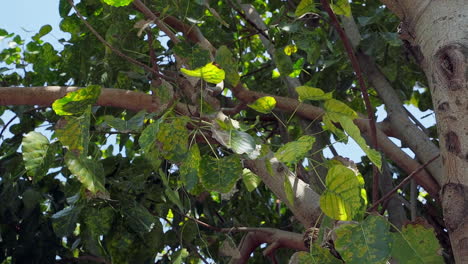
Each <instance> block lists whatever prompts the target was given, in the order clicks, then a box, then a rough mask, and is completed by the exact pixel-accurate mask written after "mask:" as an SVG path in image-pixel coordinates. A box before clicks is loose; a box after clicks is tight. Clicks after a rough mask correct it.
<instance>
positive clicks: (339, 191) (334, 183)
mask: <svg viewBox="0 0 468 264" xmlns="http://www.w3.org/2000/svg"><path fill="white" fill-rule="evenodd" d="M325 185H326V189H325V191H324V192H323V193H322V195H321V196H320V208H321V209H322V211H323V212H324V213H325V214H326V215H327V216H329V217H331V218H333V219H336V220H343V221H350V220H352V219H353V216H354V215H356V214H357V213H359V210H360V209H361V204H362V200H361V184H360V182H359V179H358V177H356V173H355V172H354V171H353V170H351V169H349V168H347V167H345V166H343V165H334V166H333V167H331V168H330V169H329V170H328V173H327V177H326V181H325Z"/></svg>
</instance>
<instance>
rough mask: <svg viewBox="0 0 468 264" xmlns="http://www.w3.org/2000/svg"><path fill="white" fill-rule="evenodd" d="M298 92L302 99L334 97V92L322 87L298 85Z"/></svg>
mask: <svg viewBox="0 0 468 264" xmlns="http://www.w3.org/2000/svg"><path fill="white" fill-rule="evenodd" d="M296 92H297V94H298V95H299V100H300V101H305V100H313V101H316V100H329V99H331V98H332V93H331V92H330V93H325V92H324V91H323V90H322V89H319V88H314V87H310V86H298V87H296Z"/></svg>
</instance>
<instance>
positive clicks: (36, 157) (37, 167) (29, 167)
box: [22, 131, 55, 182]
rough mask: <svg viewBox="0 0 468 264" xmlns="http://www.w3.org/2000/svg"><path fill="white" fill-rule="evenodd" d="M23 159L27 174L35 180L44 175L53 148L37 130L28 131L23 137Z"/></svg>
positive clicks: (50, 159)
mask: <svg viewBox="0 0 468 264" xmlns="http://www.w3.org/2000/svg"><path fill="white" fill-rule="evenodd" d="M22 145H23V147H22V152H23V160H24V166H25V168H26V171H27V172H28V175H29V176H30V177H32V178H33V180H34V181H35V182H37V181H39V180H41V179H42V177H44V176H45V175H46V173H47V171H48V170H49V167H50V165H51V163H52V161H53V158H54V155H55V148H53V147H52V145H50V144H49V140H48V139H47V138H46V137H45V136H43V135H42V134H41V133H38V132H34V131H32V132H29V133H28V134H26V135H25V136H24V138H23V144H22Z"/></svg>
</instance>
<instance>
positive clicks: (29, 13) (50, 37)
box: [0, 0, 435, 162]
mask: <svg viewBox="0 0 468 264" xmlns="http://www.w3.org/2000/svg"><path fill="white" fill-rule="evenodd" d="M75 2H79V1H75ZM58 3H59V1H58V0H14V1H6V0H3V1H0V28H3V29H5V30H7V31H8V32H10V33H11V32H14V33H16V34H19V35H21V36H22V38H23V39H25V40H26V41H28V40H29V39H30V37H31V36H33V35H34V34H36V33H37V32H38V31H39V29H40V28H41V27H42V26H43V25H46V24H49V25H51V26H52V32H51V33H49V34H47V35H46V36H44V37H43V38H42V40H44V41H46V42H50V43H51V44H52V45H54V46H55V47H56V48H58V49H60V44H59V43H58V39H60V38H68V37H67V34H66V33H64V32H62V31H60V28H59V24H60V21H61V18H60V16H59V12H58ZM7 44H8V43H5V41H3V42H2V41H0V49H2V48H4V47H6V45H7ZM407 109H408V110H409V111H411V112H412V113H413V115H415V116H416V118H418V119H419V120H420V121H421V122H422V123H423V124H424V125H425V126H426V127H428V126H431V125H432V124H434V123H435V118H434V115H431V116H429V117H426V118H424V119H422V120H421V117H422V116H425V115H427V114H428V113H430V112H429V111H426V112H420V111H419V110H418V109H417V108H416V107H413V106H407ZM377 115H378V121H381V120H382V119H383V118H385V116H386V113H385V111H384V110H383V107H379V109H378V111H377ZM11 117H12V115H11V113H6V114H4V115H2V116H1V118H2V119H3V120H4V122H7V121H8V120H9V119H10V118H11ZM14 123H17V122H13V124H14ZM6 132H8V129H7V130H6ZM10 135H11V134H10ZM10 135H9V133H6V134H5V135H4V136H7V137H8V136H10ZM395 142H397V143H398V145H399V142H398V141H397V140H396V141H395ZM334 146H335V148H336V149H337V151H338V153H340V154H341V155H343V156H345V157H349V158H350V159H352V160H354V161H355V162H359V161H360V157H361V156H362V155H363V152H362V151H361V150H360V149H359V147H357V145H356V144H355V143H351V144H350V145H344V144H341V143H337V144H335V145H334ZM409 152H410V151H409ZM325 155H326V156H328V157H330V156H331V152H330V151H328V150H326V151H325ZM412 156H413V155H412Z"/></svg>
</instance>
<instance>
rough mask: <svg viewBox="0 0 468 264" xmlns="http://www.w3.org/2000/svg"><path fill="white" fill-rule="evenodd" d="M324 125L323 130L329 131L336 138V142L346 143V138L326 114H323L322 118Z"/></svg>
mask: <svg viewBox="0 0 468 264" xmlns="http://www.w3.org/2000/svg"><path fill="white" fill-rule="evenodd" d="M322 122H323V124H324V129H327V130H329V131H331V132H332V133H333V134H335V136H336V137H337V138H338V141H342V142H344V143H348V136H347V135H346V134H345V133H344V132H343V131H342V130H341V129H339V128H337V127H336V126H335V125H334V124H333V122H332V121H331V120H330V118H329V117H328V114H325V115H324V116H323V118H322Z"/></svg>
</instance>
